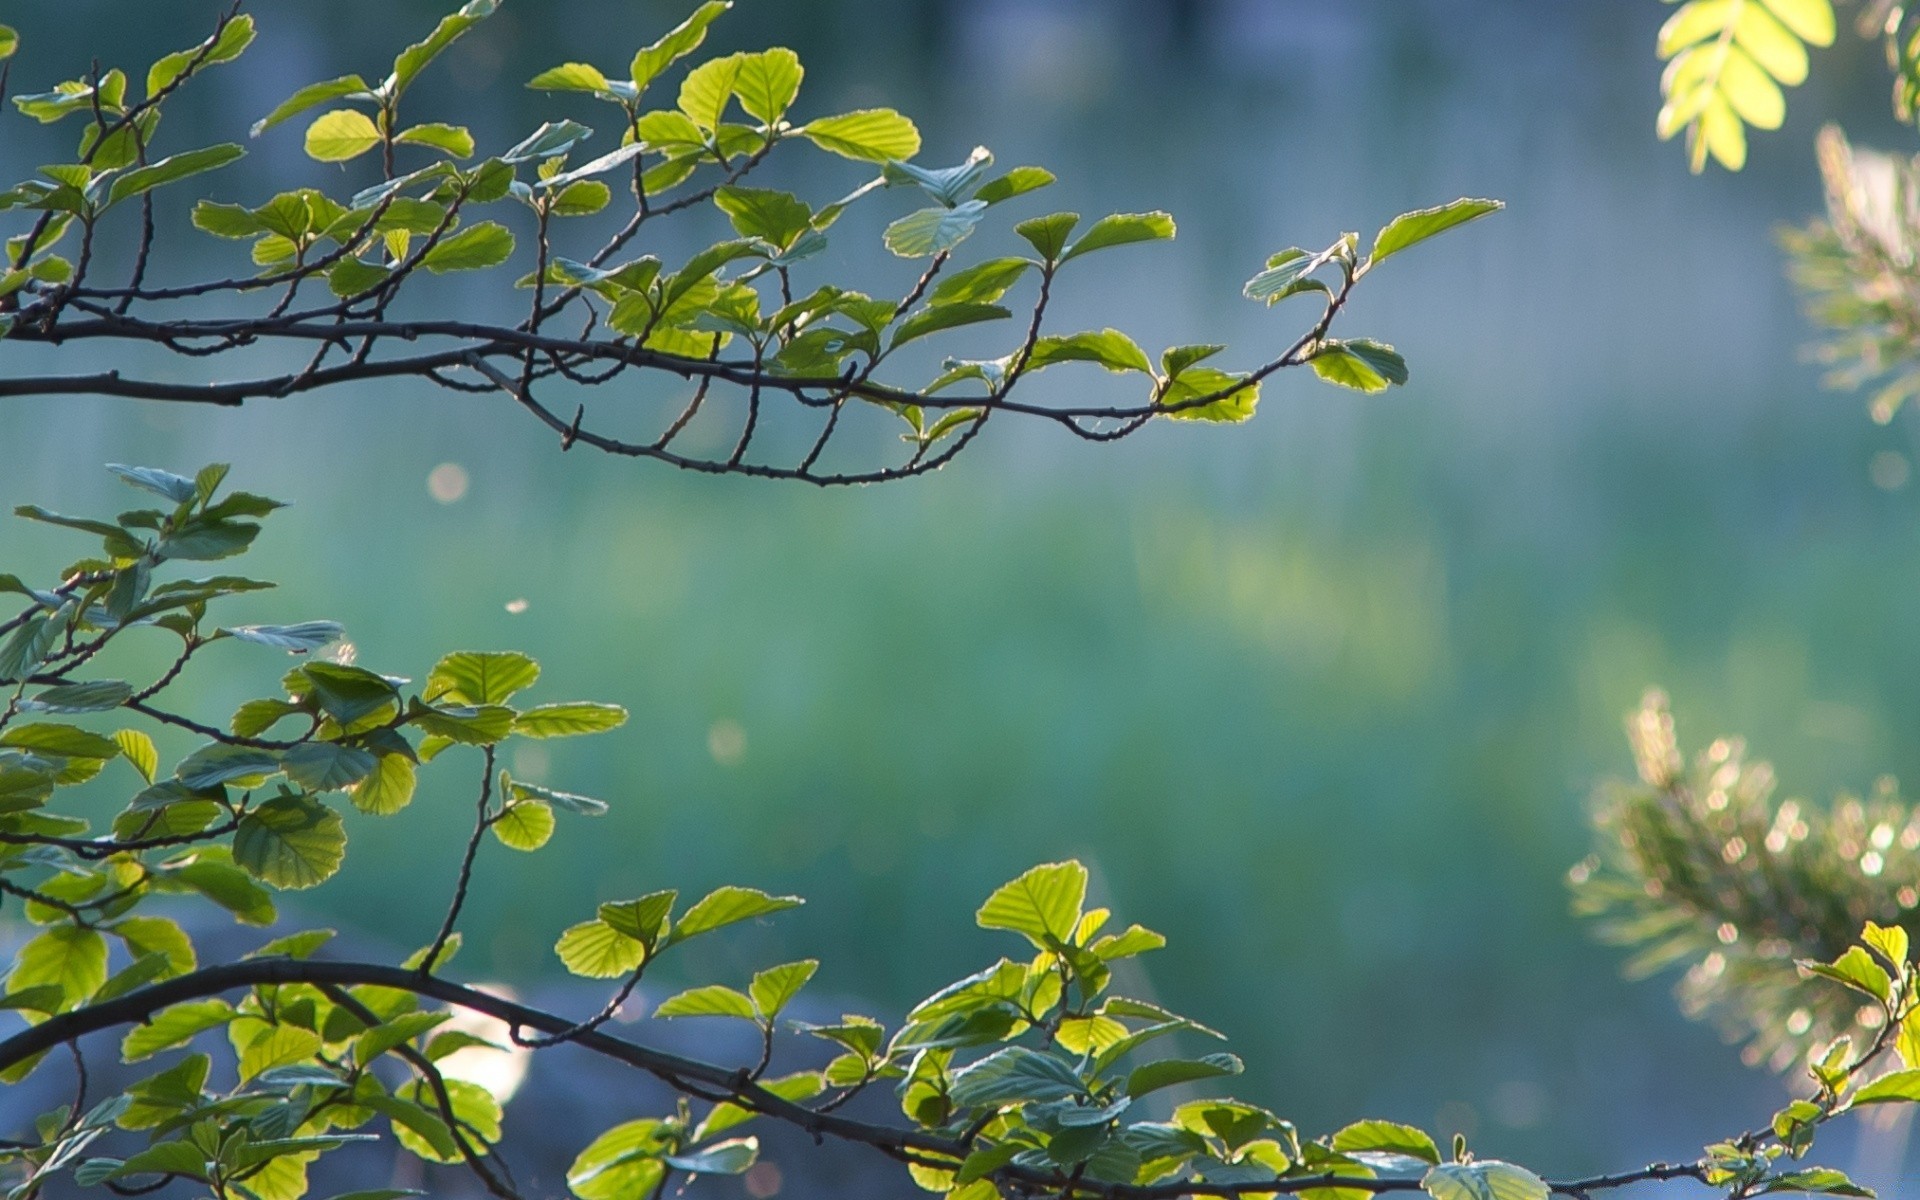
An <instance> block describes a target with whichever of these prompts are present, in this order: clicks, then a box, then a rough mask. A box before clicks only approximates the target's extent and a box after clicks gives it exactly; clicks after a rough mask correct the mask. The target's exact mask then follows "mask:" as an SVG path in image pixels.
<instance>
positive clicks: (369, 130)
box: [307, 108, 380, 162]
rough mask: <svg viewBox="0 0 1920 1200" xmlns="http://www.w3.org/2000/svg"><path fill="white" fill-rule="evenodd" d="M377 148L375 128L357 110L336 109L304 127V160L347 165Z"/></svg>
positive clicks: (377, 130) (377, 137) (377, 129)
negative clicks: (305, 154) (305, 135)
mask: <svg viewBox="0 0 1920 1200" xmlns="http://www.w3.org/2000/svg"><path fill="white" fill-rule="evenodd" d="M379 144H380V130H379V128H378V127H376V126H375V125H374V123H373V122H372V121H371V120H370V119H369V118H368V117H367V115H366V114H365V113H363V112H360V111H358V110H357V109H351V108H336V109H334V110H333V111H332V112H329V113H323V114H321V115H320V116H318V117H316V118H315V119H314V122H313V124H311V125H309V126H307V157H309V158H312V159H316V160H318V161H320V162H347V161H348V160H350V159H355V158H358V157H360V156H361V155H362V154H365V153H366V152H367V151H369V150H371V149H373V148H374V147H375V146H378V145H379Z"/></svg>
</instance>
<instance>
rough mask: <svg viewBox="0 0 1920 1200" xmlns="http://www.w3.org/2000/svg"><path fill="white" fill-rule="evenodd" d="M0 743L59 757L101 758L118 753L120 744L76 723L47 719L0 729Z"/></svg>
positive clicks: (112, 756)
mask: <svg viewBox="0 0 1920 1200" xmlns="http://www.w3.org/2000/svg"><path fill="white" fill-rule="evenodd" d="M0 746H12V747H14V748H15V749H19V750H29V751H33V752H35V753H38V754H57V755H60V756H61V757H63V758H97V759H103V760H104V759H111V758H117V757H119V755H120V746H119V744H118V743H116V742H115V741H114V740H113V739H112V738H109V737H102V736H101V735H99V734H97V733H92V732H89V731H88V730H85V729H81V728H79V727H78V726H76V725H61V724H58V723H55V722H51V721H39V722H35V723H33V724H31V725H16V726H14V727H13V728H12V729H9V730H7V731H6V732H5V733H0Z"/></svg>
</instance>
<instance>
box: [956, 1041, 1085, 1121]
mask: <svg viewBox="0 0 1920 1200" xmlns="http://www.w3.org/2000/svg"><path fill="white" fill-rule="evenodd" d="M1086 1088H1087V1084H1086V1083H1085V1081H1083V1080H1082V1079H1081V1078H1080V1076H1079V1075H1078V1074H1077V1073H1076V1072H1075V1071H1074V1069H1073V1068H1072V1067H1071V1066H1069V1065H1067V1064H1066V1063H1064V1062H1062V1061H1060V1060H1059V1059H1057V1058H1055V1057H1054V1056H1053V1055H1051V1054H1043V1053H1041V1052H1040V1051H1038V1050H1029V1049H1027V1048H1026V1047H1024V1046H1009V1047H1007V1048H1006V1049H1004V1050H997V1051H995V1052H994V1053H992V1054H989V1055H988V1056H987V1057H985V1058H983V1059H981V1060H980V1061H978V1062H976V1063H973V1064H971V1065H969V1066H968V1067H966V1068H964V1069H963V1070H961V1071H960V1072H958V1073H957V1074H955V1075H954V1077H953V1080H952V1083H951V1086H950V1087H949V1088H948V1094H949V1095H950V1096H951V1097H952V1098H953V1102H954V1103H955V1104H956V1105H958V1106H959V1107H961V1108H998V1107H1000V1106H1002V1105H1006V1104H1018V1103H1025V1102H1028V1101H1048V1100H1065V1099H1066V1098H1067V1097H1069V1096H1073V1095H1077V1094H1078V1093H1080V1092H1082V1091H1085V1090H1086Z"/></svg>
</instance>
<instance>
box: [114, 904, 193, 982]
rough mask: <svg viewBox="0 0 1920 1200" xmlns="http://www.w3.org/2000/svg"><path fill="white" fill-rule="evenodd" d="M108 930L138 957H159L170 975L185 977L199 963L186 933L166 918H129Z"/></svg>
mask: <svg viewBox="0 0 1920 1200" xmlns="http://www.w3.org/2000/svg"><path fill="white" fill-rule="evenodd" d="M109 931H110V932H111V933H113V935H114V936H116V937H118V938H119V939H120V940H121V941H123V942H125V943H126V945H127V949H128V951H130V952H131V953H133V954H134V955H136V956H137V955H142V954H158V955H160V956H161V957H162V958H164V959H165V960H166V964H167V970H168V971H169V972H170V973H171V974H174V975H185V974H186V973H187V972H188V971H191V970H193V969H194V967H195V966H196V965H197V963H198V959H197V958H196V956H195V955H194V952H193V942H192V940H191V939H189V938H188V937H187V932H186V930H184V929H182V928H180V926H179V925H178V924H177V923H176V922H174V921H171V920H168V919H167V918H166V917H127V918H125V919H124V920H121V921H118V922H116V923H115V924H113V925H112V926H110V927H109Z"/></svg>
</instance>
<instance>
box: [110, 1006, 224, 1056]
mask: <svg viewBox="0 0 1920 1200" xmlns="http://www.w3.org/2000/svg"><path fill="white" fill-rule="evenodd" d="M233 1018H234V1011H233V1006H232V1005H231V1004H228V1003H227V1002H226V1001H225V1000H188V1001H186V1002H185V1003H182V1004H175V1005H173V1006H172V1007H170V1008H163V1009H161V1010H160V1011H159V1012H157V1013H155V1014H153V1016H152V1017H151V1018H149V1019H148V1021H147V1023H146V1024H144V1025H136V1026H135V1027H134V1028H132V1029H130V1030H128V1031H127V1035H126V1037H124V1038H122V1039H121V1041H120V1058H121V1060H122V1061H123V1062H130V1063H131V1062H140V1061H141V1060H143V1059H148V1058H152V1057H153V1056H154V1055H156V1054H158V1053H160V1052H161V1051H163V1050H171V1049H173V1048H174V1047H176V1046H184V1045H186V1044H187V1043H188V1042H190V1041H192V1040H193V1038H194V1037H195V1036H196V1035H198V1034H201V1033H204V1032H206V1031H207V1030H209V1029H218V1028H219V1027H220V1026H222V1025H225V1024H226V1023H227V1022H229V1021H231V1020H233Z"/></svg>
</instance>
